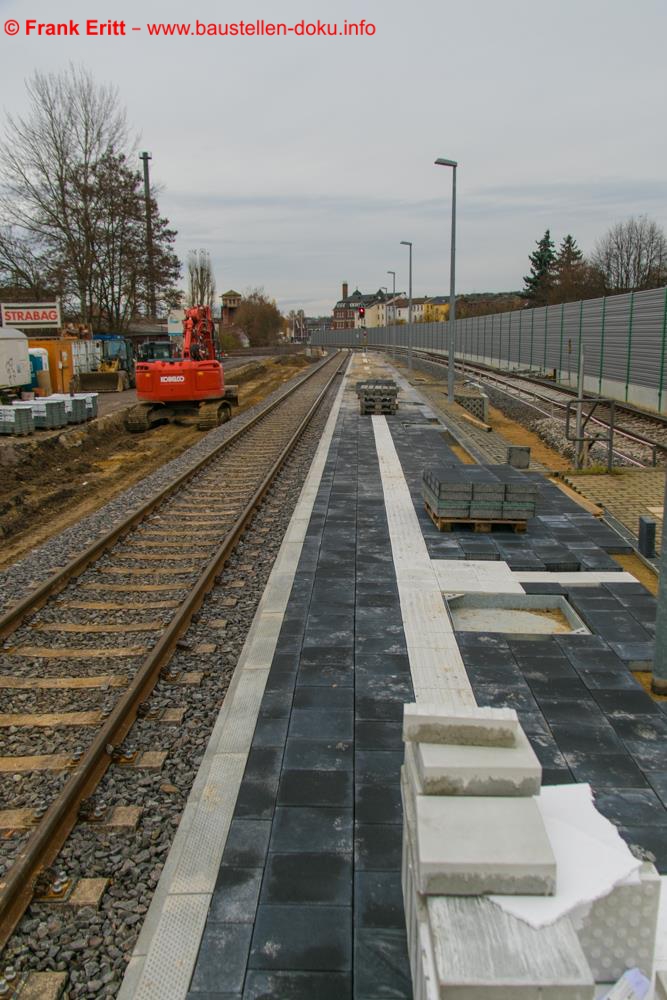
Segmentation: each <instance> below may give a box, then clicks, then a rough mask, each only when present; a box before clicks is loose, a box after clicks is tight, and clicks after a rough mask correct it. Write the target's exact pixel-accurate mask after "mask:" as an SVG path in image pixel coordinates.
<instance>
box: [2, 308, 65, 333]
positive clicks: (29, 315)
mask: <svg viewBox="0 0 667 1000" xmlns="http://www.w3.org/2000/svg"><path fill="white" fill-rule="evenodd" d="M0 315H1V316H2V325H3V326H20V327H33V326H54V327H59V326H60V325H61V324H60V303H59V302H2V303H0Z"/></svg>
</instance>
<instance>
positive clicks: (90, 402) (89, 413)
mask: <svg viewBox="0 0 667 1000" xmlns="http://www.w3.org/2000/svg"><path fill="white" fill-rule="evenodd" d="M74 398H75V399H83V400H84V402H85V404H86V420H93V419H94V418H95V417H96V416H97V412H98V394H97V393H96V392H75V393H74Z"/></svg>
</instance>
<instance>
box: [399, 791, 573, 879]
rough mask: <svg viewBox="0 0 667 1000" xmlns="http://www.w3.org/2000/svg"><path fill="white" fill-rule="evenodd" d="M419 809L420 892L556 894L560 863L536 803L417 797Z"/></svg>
mask: <svg viewBox="0 0 667 1000" xmlns="http://www.w3.org/2000/svg"><path fill="white" fill-rule="evenodd" d="M414 803H415V804H414V811H415V824H416V825H415V830H414V836H415V841H416V845H417V852H416V854H417V859H416V860H417V872H416V876H417V888H418V890H419V892H422V893H425V894H427V895H459V896H474V895H480V894H485V893H497V894H500V895H504V894H510V895H513V894H515V893H521V894H523V895H531V894H534V895H538V896H542V895H549V894H550V893H552V892H553V891H554V889H555V886H556V859H555V857H554V854H553V851H552V849H551V844H550V843H549V838H548V837H547V833H546V829H545V826H544V821H543V819H542V815H541V813H540V811H539V808H538V806H537V803H536V802H535V799H534V798H505V797H496V796H475V797H464V796H435V795H417V796H415V799H414ZM411 833H412V831H411Z"/></svg>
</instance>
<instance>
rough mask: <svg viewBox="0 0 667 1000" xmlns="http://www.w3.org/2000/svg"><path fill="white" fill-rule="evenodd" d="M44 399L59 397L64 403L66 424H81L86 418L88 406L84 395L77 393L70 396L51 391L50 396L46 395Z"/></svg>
mask: <svg viewBox="0 0 667 1000" xmlns="http://www.w3.org/2000/svg"><path fill="white" fill-rule="evenodd" d="M46 399H47V400H54V399H59V400H61V401H62V402H63V403H64V404H65V415H66V417H67V423H68V424H83V423H85V422H86V420H88V406H87V402H86V397H85V395H83V394H79V393H77V394H75V395H72V396H70V395H68V394H66V393H53V394H52V395H51V396H47V397H46Z"/></svg>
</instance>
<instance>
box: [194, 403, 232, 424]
mask: <svg viewBox="0 0 667 1000" xmlns="http://www.w3.org/2000/svg"><path fill="white" fill-rule="evenodd" d="M231 416H232V409H231V406H230V405H229V403H227V402H225V401H224V400H220V399H214V400H212V401H211V402H210V403H200V404H199V417H198V420H197V427H198V429H199V430H200V431H210V430H213V428H214V427H217V426H218V425H219V424H224V423H226V422H227V421H228V420H230V419H231Z"/></svg>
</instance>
